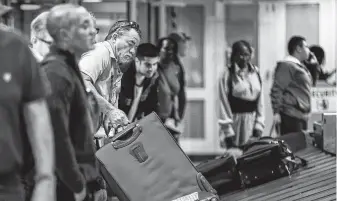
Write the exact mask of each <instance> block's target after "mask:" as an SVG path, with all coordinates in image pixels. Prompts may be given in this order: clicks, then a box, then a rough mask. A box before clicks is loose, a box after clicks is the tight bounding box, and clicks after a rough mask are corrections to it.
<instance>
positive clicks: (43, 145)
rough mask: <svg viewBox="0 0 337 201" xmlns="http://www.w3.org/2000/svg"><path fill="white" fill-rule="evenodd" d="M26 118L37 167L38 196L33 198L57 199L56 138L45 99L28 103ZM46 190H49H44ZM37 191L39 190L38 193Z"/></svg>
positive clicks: (25, 107) (25, 111) (25, 109)
mask: <svg viewBox="0 0 337 201" xmlns="http://www.w3.org/2000/svg"><path fill="white" fill-rule="evenodd" d="M24 118H25V122H26V127H27V134H28V138H29V141H30V143H31V147H32V151H33V155H34V159H35V169H36V177H35V180H36V187H35V196H36V197H34V195H33V199H32V200H41V201H42V200H43V199H45V198H48V200H50V201H52V200H55V197H54V195H55V175H54V160H55V156H54V138H53V133H52V132H53V131H52V126H51V122H50V115H49V112H48V109H47V104H46V102H45V100H43V99H39V100H36V101H32V102H28V103H26V104H25V105H24ZM39 184H41V185H40V186H39ZM41 187H42V188H41ZM46 190H47V191H49V192H44V191H46ZM36 191H39V192H38V193H36Z"/></svg>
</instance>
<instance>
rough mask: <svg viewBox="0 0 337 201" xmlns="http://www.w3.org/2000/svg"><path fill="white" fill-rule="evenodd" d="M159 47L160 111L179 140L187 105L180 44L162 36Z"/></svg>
mask: <svg viewBox="0 0 337 201" xmlns="http://www.w3.org/2000/svg"><path fill="white" fill-rule="evenodd" d="M157 47H158V49H159V56H160V61H159V69H158V72H159V75H160V80H161V81H160V83H159V95H158V98H159V103H160V107H159V110H158V112H159V113H160V116H161V117H162V120H163V121H164V123H165V125H166V127H167V128H168V129H169V130H170V131H171V133H172V134H173V135H174V136H175V138H176V139H177V140H178V138H179V136H180V134H181V133H182V131H183V128H182V118H183V115H184V111H185V106H186V94H185V78H184V73H183V67H182V66H181V65H180V63H177V54H178V44H177V43H176V41H175V40H173V39H171V38H168V37H166V38H161V39H159V41H158V44H157Z"/></svg>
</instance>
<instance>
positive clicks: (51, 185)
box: [0, 4, 55, 201]
mask: <svg viewBox="0 0 337 201" xmlns="http://www.w3.org/2000/svg"><path fill="white" fill-rule="evenodd" d="M5 11H8V8H7V7H4V6H3V5H1V4H0V18H1V15H2V14H4V13H6V12H5ZM0 60H1V67H0V74H1V75H2V76H1V79H0V87H1V95H0V96H1V97H0V99H1V103H0V108H1V110H0V130H1V138H0V148H1V151H0V161H1V163H0V175H1V176H0V200H6V201H7V200H8V201H10V200H15V201H23V200H25V192H24V189H23V186H22V181H21V178H22V175H25V174H26V173H27V172H29V171H30V170H31V168H32V167H33V164H32V163H35V177H34V178H35V186H34V190H33V192H32V195H31V196H30V199H31V200H32V201H45V200H50V201H53V200H55V175H54V141H53V133H52V127H51V122H50V115H49V112H48V109H47V105H46V101H45V99H46V96H47V95H48V93H49V89H48V82H46V79H45V77H44V76H43V73H41V72H40V69H39V67H38V64H37V62H36V59H35V58H34V56H33V55H32V53H31V51H30V49H29V48H28V43H27V42H26V41H25V39H24V38H23V37H22V36H21V35H19V34H17V33H16V32H15V31H13V30H12V29H10V28H7V27H4V26H1V27H0ZM31 158H32V160H30V159H31Z"/></svg>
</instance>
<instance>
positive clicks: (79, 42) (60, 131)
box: [42, 4, 106, 201]
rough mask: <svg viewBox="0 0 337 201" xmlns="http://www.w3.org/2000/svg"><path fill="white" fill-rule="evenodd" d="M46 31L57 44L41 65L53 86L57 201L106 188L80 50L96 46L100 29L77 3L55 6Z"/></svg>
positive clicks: (50, 99) (78, 198) (50, 100)
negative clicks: (79, 62)
mask: <svg viewBox="0 0 337 201" xmlns="http://www.w3.org/2000/svg"><path fill="white" fill-rule="evenodd" d="M47 30H48V32H49V34H50V36H51V37H52V38H53V40H54V44H53V45H52V46H51V48H50V53H49V54H47V55H46V57H45V59H44V60H43V61H42V68H43V69H44V70H45V72H46V74H47V77H48V79H49V81H50V85H51V88H52V94H51V95H50V96H49V97H48V99H47V101H48V106H49V110H50V113H51V119H52V124H53V128H54V138H55V150H56V175H57V180H58V181H57V188H56V189H57V191H56V196H57V200H58V201H65V200H66V201H72V200H76V201H81V200H84V199H85V197H86V196H87V195H92V194H95V196H96V195H98V194H99V193H98V192H104V193H105V191H104V190H100V189H101V187H102V186H100V185H99V182H98V180H99V174H98V169H97V167H96V158H95V148H94V144H93V134H94V130H93V125H92V119H91V116H90V110H89V102H88V96H87V91H86V89H85V87H84V83H83V80H82V77H81V74H80V71H79V68H78V61H79V59H80V57H81V55H82V54H83V53H84V52H86V51H88V50H90V49H92V48H93V47H94V46H93V37H94V36H95V32H96V30H95V27H94V23H93V21H92V17H91V16H90V14H89V12H88V11H87V10H86V9H85V8H83V7H81V6H77V5H72V4H62V5H57V6H55V7H53V8H52V9H51V10H50V13H49V15H48V17H47ZM105 197H106V196H105ZM103 200H104V199H103Z"/></svg>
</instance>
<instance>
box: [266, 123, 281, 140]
mask: <svg viewBox="0 0 337 201" xmlns="http://www.w3.org/2000/svg"><path fill="white" fill-rule="evenodd" d="M274 129H275V130H276V133H277V134H278V135H281V131H280V127H279V124H277V123H276V122H275V121H273V124H272V125H271V128H270V131H269V137H271V135H272V134H273V131H274Z"/></svg>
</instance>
